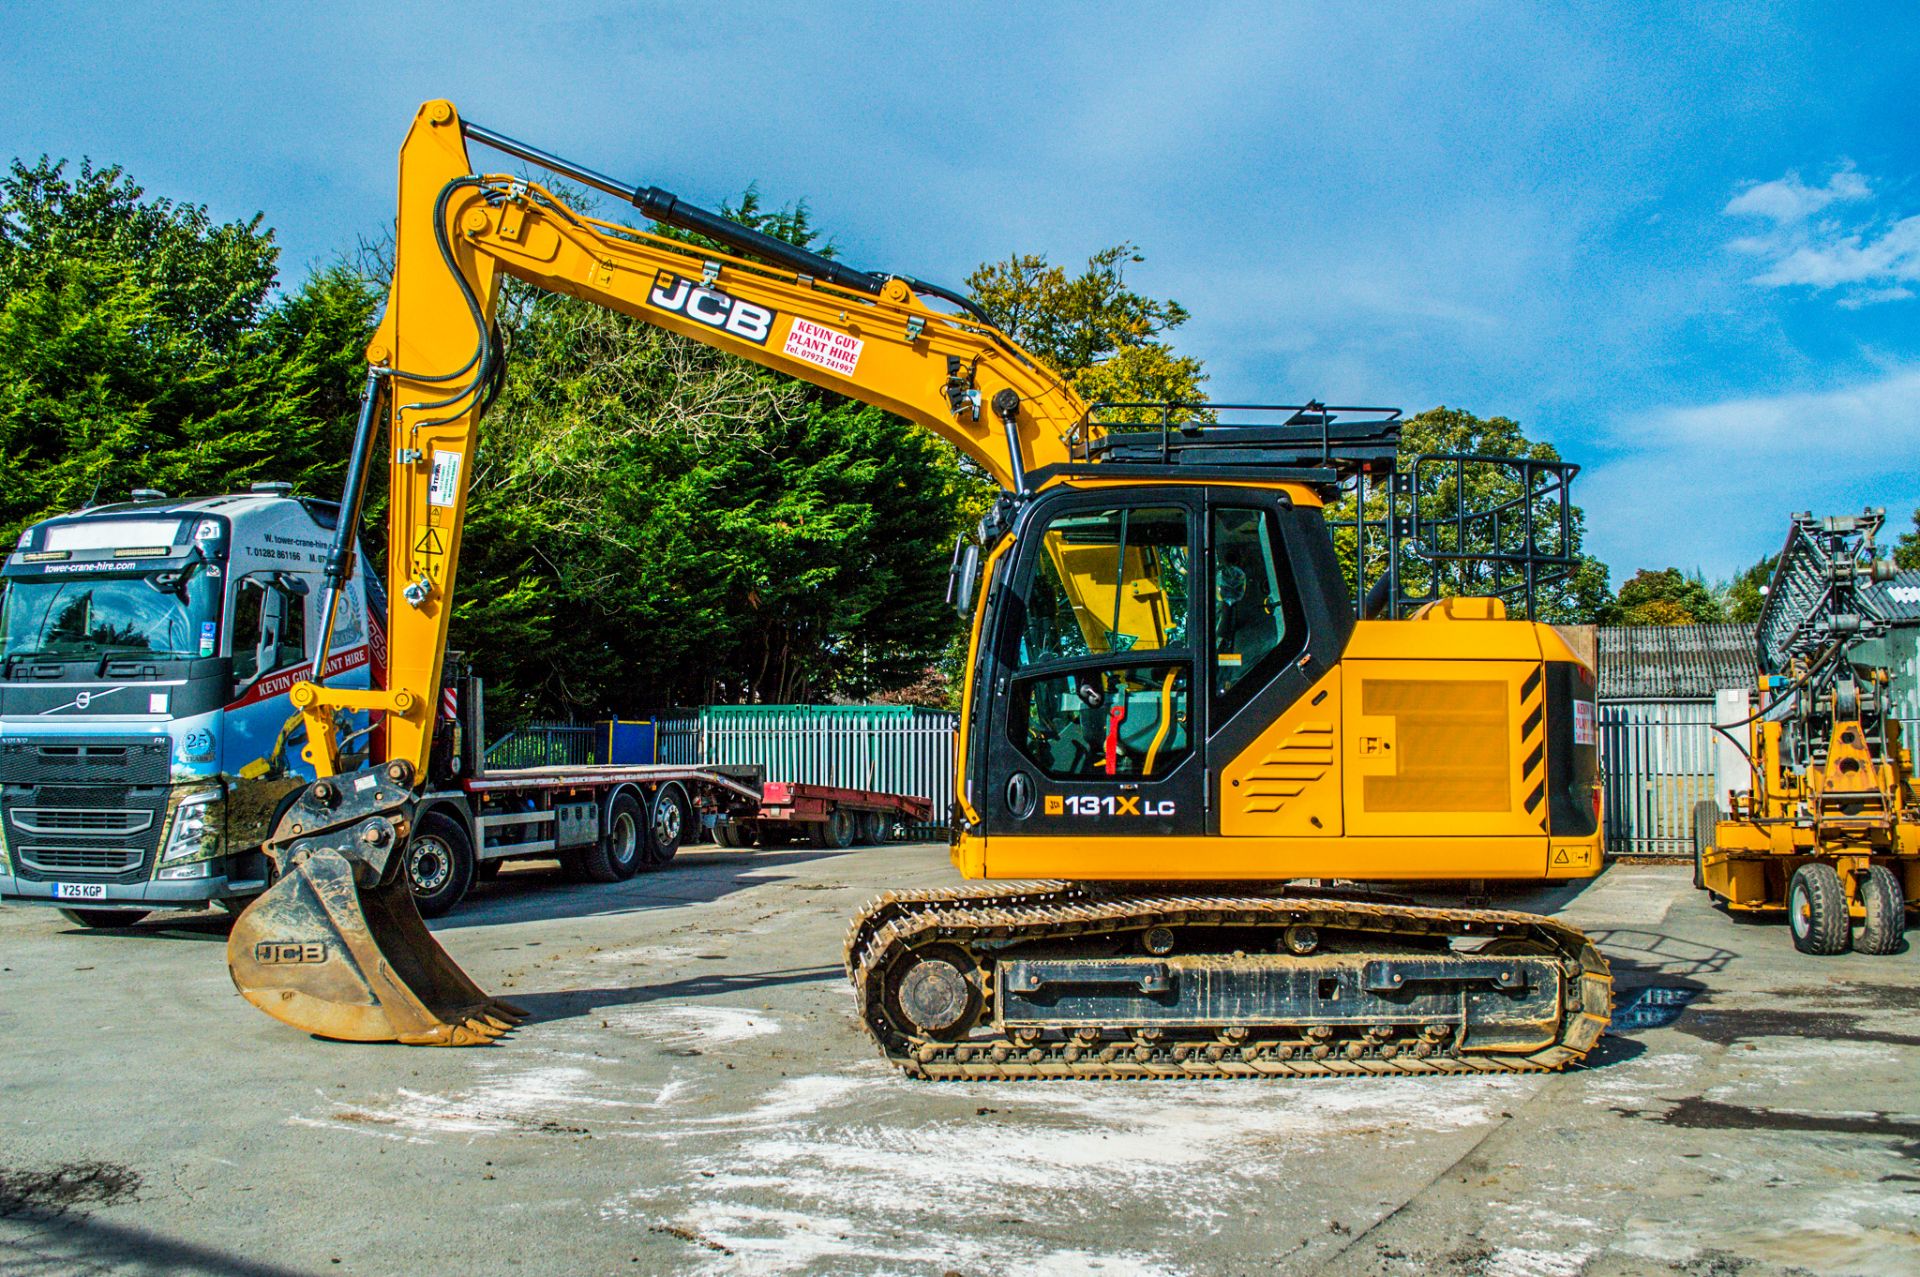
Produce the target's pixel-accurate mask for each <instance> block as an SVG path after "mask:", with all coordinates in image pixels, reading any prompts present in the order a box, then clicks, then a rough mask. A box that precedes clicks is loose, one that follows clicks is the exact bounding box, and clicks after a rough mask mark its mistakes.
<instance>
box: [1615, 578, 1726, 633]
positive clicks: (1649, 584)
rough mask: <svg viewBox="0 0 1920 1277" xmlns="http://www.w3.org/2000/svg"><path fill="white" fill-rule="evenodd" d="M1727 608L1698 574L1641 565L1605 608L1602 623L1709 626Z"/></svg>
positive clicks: (1723, 617)
mask: <svg viewBox="0 0 1920 1277" xmlns="http://www.w3.org/2000/svg"><path fill="white" fill-rule="evenodd" d="M1726 619H1727V614H1726V610H1725V609H1724V608H1723V607H1722V606H1721V603H1720V600H1719V599H1717V598H1715V597H1714V594H1713V591H1712V590H1710V589H1708V588H1707V583H1706V582H1705V581H1704V580H1702V579H1701V578H1700V577H1699V576H1698V575H1694V576H1688V575H1687V574H1686V573H1684V572H1682V571H1681V570H1680V569H1679V568H1662V569H1659V570H1655V569H1653V568H1642V569H1640V570H1639V571H1638V572H1636V573H1634V575H1633V579H1632V580H1630V581H1628V582H1627V583H1626V584H1625V585H1623V586H1621V587H1620V594H1619V596H1618V597H1617V598H1615V599H1614V600H1613V602H1612V603H1611V604H1610V605H1608V607H1607V608H1606V609H1605V610H1604V611H1603V613H1602V618H1601V624H1603V625H1707V624H1712V623H1715V622H1719V621H1725V620H1726Z"/></svg>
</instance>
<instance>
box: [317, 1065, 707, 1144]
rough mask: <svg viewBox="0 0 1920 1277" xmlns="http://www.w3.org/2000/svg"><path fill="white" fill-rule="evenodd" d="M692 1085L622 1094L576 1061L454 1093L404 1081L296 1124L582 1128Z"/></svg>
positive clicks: (657, 1103) (421, 1129)
mask: <svg viewBox="0 0 1920 1277" xmlns="http://www.w3.org/2000/svg"><path fill="white" fill-rule="evenodd" d="M685 1087H686V1084H685V1083H684V1082H680V1081H669V1082H668V1083H667V1084H666V1085H665V1086H663V1087H661V1088H659V1090H657V1091H655V1092H653V1093H651V1094H642V1095H639V1096H626V1097H618V1098H617V1097H614V1096H610V1095H608V1094H606V1093H605V1088H604V1087H602V1086H601V1085H600V1084H599V1082H598V1081H597V1078H596V1075H595V1074H594V1073H593V1072H592V1071H591V1070H588V1069H584V1068H576V1067H571V1066H545V1067H540V1068H531V1069H519V1070H514V1071H511V1072H504V1073H499V1074H496V1075H493V1076H490V1077H487V1078H484V1079H483V1080H481V1081H479V1082H476V1083H475V1084H474V1085H473V1086H471V1087H469V1088H467V1089H464V1090H461V1091H456V1092H454V1093H453V1094H450V1095H436V1094H433V1093H431V1092H426V1091H416V1090H410V1089H408V1088H405V1087H402V1088H400V1089H398V1090H396V1091H395V1092H394V1093H393V1095H392V1096H391V1097H389V1098H385V1099H382V1100H378V1101H373V1102H369V1103H358V1104H351V1105H348V1104H339V1105H335V1106H333V1107H332V1108H331V1109H330V1110H329V1111H328V1112H327V1113H326V1114H324V1115H322V1116H319V1117H314V1116H310V1115H306V1116H295V1117H293V1118H291V1119H289V1120H290V1121H291V1122H293V1123H294V1124H296V1125H301V1126H321V1127H329V1128H332V1129H336V1130H353V1131H360V1132H364V1133H369V1134H385V1135H389V1136H391V1135H394V1134H402V1135H410V1136H413V1137H415V1138H416V1139H417V1138H419V1137H434V1136H442V1137H444V1136H468V1137H472V1136H480V1135H498V1134H513V1133H542V1134H577V1133H579V1132H580V1131H581V1130H584V1129H587V1128H589V1127H591V1128H593V1129H594V1130H599V1129H601V1128H602V1127H604V1126H605V1125H607V1124H609V1123H613V1124H620V1125H631V1124H632V1123H634V1122H635V1121H637V1120H639V1119H638V1118H637V1116H636V1113H637V1112H638V1111H639V1110H644V1109H657V1108H659V1107H661V1106H663V1105H665V1104H670V1103H671V1102H672V1101H673V1100H674V1099H676V1098H677V1097H678V1096H679V1095H680V1094H681V1093H682V1092H683V1091H684V1090H685Z"/></svg>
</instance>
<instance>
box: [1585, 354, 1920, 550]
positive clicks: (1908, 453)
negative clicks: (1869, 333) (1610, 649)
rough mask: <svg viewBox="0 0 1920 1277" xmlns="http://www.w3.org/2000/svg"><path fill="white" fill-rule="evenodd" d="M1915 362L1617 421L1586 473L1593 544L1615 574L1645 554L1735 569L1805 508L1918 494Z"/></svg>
mask: <svg viewBox="0 0 1920 1277" xmlns="http://www.w3.org/2000/svg"><path fill="white" fill-rule="evenodd" d="M1916 438H1920V364H1915V365H1907V366H1903V367H1900V368H1896V369H1892V370H1890V371H1888V372H1886V373H1883V374H1881V375H1880V376H1879V377H1877V378H1873V379H1870V380H1866V381H1861V382H1856V383H1854V384H1851V385H1846V386H1840V387H1836V388H1833V389H1829V390H1824V391H1813V392H1799V393H1792V394H1782V395H1772V396H1753V397H1748V398H1740V399H1728V400H1722V401H1720V402H1718V403H1710V404H1699V405H1691V406H1685V407H1670V408H1664V409H1658V410H1655V411H1653V412H1648V413H1642V414H1639V415H1637V416H1634V417H1631V418H1627V419H1623V420H1621V421H1619V422H1616V423H1615V425H1614V427H1613V429H1612V430H1611V431H1610V433H1609V437H1608V439H1607V442H1608V443H1609V444H1611V445H1612V446H1613V447H1614V448H1616V449H1618V450H1619V455H1618V456H1617V457H1616V459H1614V460H1611V461H1606V462H1602V463H1601V464H1599V465H1597V466H1594V467H1593V468H1592V469H1590V470H1589V471H1587V473H1586V474H1584V475H1583V476H1582V477H1581V479H1580V481H1579V486H1580V488H1582V489H1584V491H1582V492H1581V494H1580V504H1581V505H1582V506H1583V507H1584V508H1585V509H1586V512H1587V519H1588V524H1589V527H1590V529H1591V536H1592V539H1591V541H1590V542H1589V544H1590V545H1591V547H1592V548H1593V549H1594V551H1595V552H1596V553H1598V554H1599V555H1600V557H1601V558H1603V559H1605V560H1606V561H1607V563H1608V565H1609V566H1610V567H1611V568H1612V569H1613V575H1614V579H1615V580H1616V581H1620V580H1624V579H1625V578H1627V577H1629V576H1631V575H1632V574H1633V573H1634V571H1635V570H1636V569H1638V568H1643V567H1654V568H1660V567H1669V566H1675V567H1682V568H1688V569H1691V568H1695V567H1698V568H1702V569H1704V570H1705V571H1706V573H1707V574H1708V575H1709V576H1722V577H1723V576H1728V575H1730V574H1732V573H1733V572H1735V571H1738V570H1739V569H1741V568H1744V567H1746V566H1747V565H1748V564H1750V563H1752V562H1753V561H1754V560H1756V559H1758V558H1759V557H1760V556H1761V555H1763V554H1766V553H1770V552H1772V551H1773V550H1775V549H1778V548H1779V543H1780V542H1781V541H1784V540H1785V539H1786V533H1787V517H1788V516H1789V515H1790V514H1792V513H1794V512H1795V511H1800V510H1811V511H1813V512H1814V513H1816V514H1853V513H1858V512H1859V511H1860V510H1861V509H1862V508H1863V507H1865V506H1870V505H1871V506H1884V507H1886V510H1887V526H1888V532H1889V539H1891V534H1892V533H1893V532H1896V531H1904V530H1905V529H1906V528H1907V527H1908V526H1909V524H1908V517H1909V515H1910V514H1911V512H1912V510H1913V509H1914V507H1915V506H1916V504H1920V467H1916V466H1915V464H1914V462H1913V460H1912V456H1913V440H1914V439H1916Z"/></svg>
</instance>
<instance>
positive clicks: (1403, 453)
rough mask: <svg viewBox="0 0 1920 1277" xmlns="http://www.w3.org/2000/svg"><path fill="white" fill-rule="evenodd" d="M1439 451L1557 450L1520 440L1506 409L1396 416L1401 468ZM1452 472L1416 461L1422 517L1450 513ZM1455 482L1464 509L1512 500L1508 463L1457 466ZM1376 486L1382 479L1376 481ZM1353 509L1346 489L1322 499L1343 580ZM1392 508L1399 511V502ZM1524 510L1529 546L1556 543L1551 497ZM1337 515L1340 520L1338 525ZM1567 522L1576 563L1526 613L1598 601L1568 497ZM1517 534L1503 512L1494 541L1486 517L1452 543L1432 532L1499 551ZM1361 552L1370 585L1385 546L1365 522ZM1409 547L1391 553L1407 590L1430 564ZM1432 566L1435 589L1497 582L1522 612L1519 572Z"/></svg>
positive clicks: (1538, 615) (1593, 570)
mask: <svg viewBox="0 0 1920 1277" xmlns="http://www.w3.org/2000/svg"><path fill="white" fill-rule="evenodd" d="M1443 453H1467V454H1475V455H1481V456H1494V457H1521V458H1532V459H1534V460H1539V461H1557V460H1559V459H1560V454H1559V453H1558V452H1557V451H1555V450H1554V448H1553V445H1552V444H1548V443H1536V442H1534V441H1533V440H1531V439H1528V438H1527V437H1526V435H1525V433H1524V432H1522V430H1521V429H1520V425H1519V423H1518V422H1516V421H1513V420H1512V419H1510V418H1507V417H1484V418H1483V417H1476V416H1474V415H1473V414H1472V413H1470V412H1465V411H1463V410H1461V409H1458V408H1447V407H1439V408H1434V409H1431V410H1429V411H1427V412H1423V413H1420V414H1419V415H1418V416H1414V417H1410V418H1408V419H1407V420H1406V422H1405V423H1404V424H1403V426H1402V429H1401V433H1400V465H1401V467H1402V468H1403V469H1410V468H1411V467H1412V465H1413V460H1414V458H1416V457H1422V456H1434V455H1438V454H1443ZM1455 473H1456V472H1455V468H1454V467H1451V466H1445V467H1442V466H1428V467H1425V468H1423V470H1422V471H1421V474H1420V482H1421V491H1420V492H1419V494H1418V501H1419V506H1420V514H1421V517H1422V519H1423V520H1427V521H1437V520H1439V519H1440V518H1442V517H1443V516H1446V515H1448V514H1450V513H1452V511H1453V510H1454V508H1455V497H1456V494H1455ZM1459 482H1461V483H1462V484H1463V485H1464V489H1465V498H1466V505H1467V508H1468V509H1469V510H1491V509H1493V508H1494V507H1496V506H1501V505H1505V504H1507V503H1509V502H1513V501H1515V500H1516V499H1517V498H1519V497H1520V496H1521V495H1522V486H1521V480H1520V477H1519V475H1518V473H1517V472H1516V471H1514V470H1513V469H1512V468H1511V467H1504V466H1493V465H1479V464H1476V465H1470V466H1467V467H1466V469H1465V472H1464V474H1463V475H1461V477H1460V480H1459ZM1380 486H1381V487H1384V484H1383V485H1380ZM1354 510H1355V498H1354V494H1353V493H1352V491H1348V492H1346V493H1344V494H1343V495H1342V497H1341V499H1340V500H1339V501H1338V502H1336V503H1334V504H1333V505H1332V506H1331V507H1329V509H1328V512H1327V513H1328V519H1329V521H1330V522H1331V523H1333V524H1334V525H1335V527H1334V551H1335V553H1336V555H1337V556H1338V557H1339V559H1340V564H1341V567H1342V568H1343V569H1344V570H1345V573H1346V576H1347V580H1348V581H1349V583H1351V582H1353V581H1354V579H1355V561H1356V558H1357V555H1358V542H1359V538H1358V535H1357V534H1356V532H1355V530H1354V528H1353V526H1352V524H1353V521H1354ZM1402 512H1403V513H1404V507H1403V511H1402ZM1385 514H1386V496H1385V494H1384V493H1383V492H1380V491H1375V492H1372V493H1370V495H1369V497H1368V501H1367V518H1368V519H1370V520H1379V519H1382V518H1384V516H1385ZM1534 517H1535V529H1536V531H1535V539H1536V543H1537V545H1538V546H1539V548H1540V549H1541V550H1543V551H1554V552H1557V551H1558V549H1559V546H1558V544H1557V542H1558V536H1559V502H1558V501H1555V500H1547V499H1538V500H1536V501H1535V505H1534ZM1343 524H1344V525H1346V526H1341V525H1343ZM1436 525H1437V524H1436ZM1568 526H1569V531H1570V540H1571V542H1572V545H1571V547H1570V550H1571V552H1572V554H1573V555H1574V556H1575V557H1576V558H1577V559H1578V560H1579V562H1578V565H1577V566H1576V567H1575V568H1574V569H1573V571H1572V572H1571V573H1570V574H1569V575H1568V576H1567V577H1566V578H1565V579H1563V580H1561V581H1558V582H1555V583H1553V584H1550V585H1544V586H1540V587H1538V588H1537V590H1536V595H1535V604H1536V608H1535V615H1534V619H1536V620H1541V621H1549V622H1553V623H1555V624H1588V623H1591V622H1592V621H1593V620H1594V619H1595V616H1596V614H1597V613H1598V612H1599V611H1600V609H1601V608H1602V607H1603V606H1604V605H1605V603H1606V600H1607V567H1606V565H1605V564H1604V563H1601V562H1600V561H1599V560H1598V559H1596V558H1594V557H1593V556H1592V555H1589V554H1586V553H1585V552H1584V551H1583V550H1582V549H1581V541H1582V539H1583V537H1584V535H1585V530H1586V518H1585V515H1584V513H1583V512H1582V511H1581V509H1580V507H1578V506H1574V507H1573V508H1572V510H1571V511H1570V514H1569V523H1568ZM1523 542H1524V525H1522V524H1521V523H1519V522H1517V521H1515V520H1514V519H1512V518H1506V519H1503V521H1502V526H1501V528H1500V536H1499V539H1498V542H1497V543H1496V541H1495V539H1494V533H1493V528H1492V524H1491V522H1490V521H1487V520H1480V521H1476V522H1474V523H1472V524H1471V525H1470V526H1469V527H1468V530H1467V536H1466V540H1465V542H1464V543H1462V544H1458V545H1457V544H1456V543H1455V541H1454V540H1453V538H1452V537H1451V535H1450V534H1449V535H1447V536H1445V537H1444V538H1443V539H1442V540H1441V542H1440V544H1441V545H1442V546H1443V548H1446V549H1449V550H1451V549H1458V548H1465V549H1468V550H1480V551H1491V550H1493V549H1495V548H1499V549H1502V550H1504V551H1506V552H1513V551H1516V550H1518V549H1520V548H1521V546H1522V544H1523ZM1367 551H1368V553H1367V559H1368V562H1367V565H1366V568H1367V570H1366V579H1367V582H1368V583H1369V584H1371V583H1373V582H1374V581H1377V580H1378V579H1379V578H1380V577H1381V575H1382V574H1383V573H1384V572H1385V570H1386V546H1385V542H1384V539H1383V533H1382V532H1381V531H1380V530H1379V529H1377V528H1376V529H1369V531H1368V546H1367ZM1411 551H1412V545H1411V543H1410V542H1407V541H1405V540H1403V541H1402V545H1401V556H1400V565H1401V574H1402V580H1403V589H1404V590H1405V591H1406V592H1407V593H1409V594H1414V595H1419V594H1424V593H1425V592H1426V590H1427V588H1428V585H1429V584H1430V580H1431V577H1430V573H1431V571H1432V570H1433V569H1430V568H1428V567H1427V566H1426V563H1425V561H1424V560H1422V559H1421V558H1420V557H1419V555H1418V554H1416V553H1413V552H1411ZM1438 571H1439V573H1440V593H1441V594H1442V595H1457V594H1469V595H1473V594H1494V593H1501V592H1503V591H1506V592H1507V594H1506V597H1507V600H1508V607H1509V610H1510V611H1511V613H1512V614H1513V615H1516V616H1518V615H1521V614H1523V612H1524V609H1525V594H1524V591H1516V590H1514V589H1513V588H1512V587H1515V586H1517V585H1519V584H1521V582H1522V580H1523V578H1521V577H1520V576H1519V575H1518V574H1517V573H1516V572H1514V571H1513V570H1512V569H1511V568H1504V569H1503V568H1500V567H1498V566H1496V565H1494V564H1492V563H1491V562H1489V561H1485V560H1482V561H1477V562H1469V563H1467V564H1465V565H1457V564H1454V565H1446V566H1443V567H1440V568H1439V569H1438ZM1359 602H1360V600H1356V606H1357V605H1358V603H1359Z"/></svg>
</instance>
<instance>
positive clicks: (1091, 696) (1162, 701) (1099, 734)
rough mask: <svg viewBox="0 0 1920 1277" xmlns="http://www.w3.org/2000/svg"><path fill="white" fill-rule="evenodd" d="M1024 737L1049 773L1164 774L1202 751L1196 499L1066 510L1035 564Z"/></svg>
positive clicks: (1028, 614)
mask: <svg viewBox="0 0 1920 1277" xmlns="http://www.w3.org/2000/svg"><path fill="white" fill-rule="evenodd" d="M1029 563H1030V565H1031V566H1030V567H1029V569H1028V571H1029V573H1030V575H1029V576H1028V579H1027V582H1026V595H1025V611H1024V613H1023V614H1022V617H1021V621H1020V625H1019V632H1018V635H1017V638H1018V649H1017V652H1015V653H1014V662H1013V663H1014V666H1015V676H1014V679H1013V682H1012V684H1011V686H1010V688H1009V697H1008V716H1009V717H1008V724H1007V725H1008V730H1009V733H1010V735H1011V738H1012V743H1013V744H1014V745H1015V746H1016V747H1017V748H1018V749H1019V751H1020V752H1021V753H1022V754H1024V755H1025V756H1026V757H1027V759H1028V760H1029V761H1030V762H1031V763H1033V764H1034V765H1035V766H1037V767H1039V768H1040V769H1041V770H1043V771H1044V772H1045V773H1046V774H1047V775H1049V776H1053V777H1059V778H1074V779H1086V780H1093V779H1099V778H1104V777H1113V778H1116V779H1120V778H1133V779H1142V778H1157V777H1160V776H1164V775H1166V774H1167V773H1168V772H1170V771H1172V770H1173V769H1174V768H1176V767H1178V766H1179V765H1180V763H1181V762H1183V761H1184V760H1185V759H1186V758H1187V757H1188V756H1189V755H1190V754H1191V753H1192V751H1193V740H1192V717H1191V696H1192V691H1193V643H1194V636H1195V632H1194V624H1195V616H1196V608H1195V606H1194V604H1195V599H1194V593H1193V586H1194V580H1193V536H1192V532H1191V529H1190V521H1189V517H1188V511H1187V509H1186V507H1184V506H1179V505H1141V506H1116V507H1111V508H1105V509H1102V508H1099V507H1093V508H1087V507H1084V506H1082V507H1079V508H1076V509H1071V510H1066V511H1062V512H1061V513H1059V514H1056V515H1054V516H1053V518H1052V519H1050V520H1049V521H1048V522H1047V523H1046V525H1045V527H1044V529H1043V530H1042V531H1041V532H1040V534H1039V537H1038V545H1037V547H1036V549H1035V551H1034V554H1033V557H1032V559H1030V560H1029Z"/></svg>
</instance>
